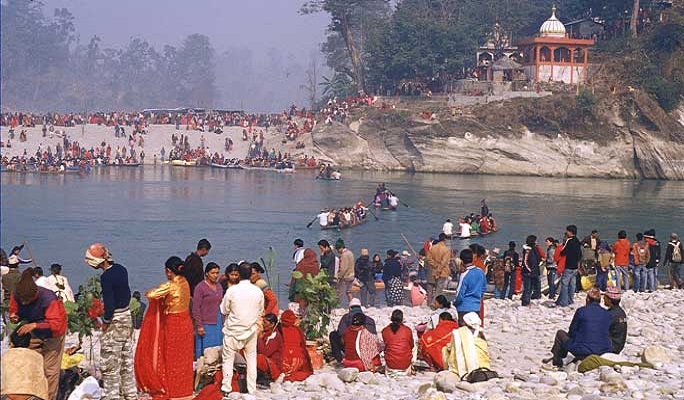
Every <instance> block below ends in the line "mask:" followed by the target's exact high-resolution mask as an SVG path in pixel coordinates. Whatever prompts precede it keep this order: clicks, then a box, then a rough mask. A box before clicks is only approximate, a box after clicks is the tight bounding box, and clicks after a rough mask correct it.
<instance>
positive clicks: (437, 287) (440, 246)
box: [427, 232, 451, 303]
mask: <svg viewBox="0 0 684 400" xmlns="http://www.w3.org/2000/svg"><path fill="white" fill-rule="evenodd" d="M446 240H447V235H445V234H444V232H442V233H440V234H439V243H437V244H436V245H434V246H432V248H430V251H429V252H428V254H427V262H428V263H429V264H430V266H431V267H432V279H431V281H433V282H434V283H428V297H429V302H430V303H432V302H433V301H434V300H435V297H437V296H439V295H440V294H442V292H443V291H444V289H446V285H447V278H448V277H449V271H450V269H449V261H451V249H450V248H449V247H447V245H446ZM428 282H430V280H429V281H428Z"/></svg>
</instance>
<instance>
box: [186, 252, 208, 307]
mask: <svg viewBox="0 0 684 400" xmlns="http://www.w3.org/2000/svg"><path fill="white" fill-rule="evenodd" d="M209 250H211V243H209V241H208V240H207V239H201V240H200V241H199V242H198V243H197V250H196V251H195V252H193V253H190V255H188V257H187V258H186V259H185V263H183V267H184V269H183V271H184V273H185V279H187V280H188V284H189V285H190V296H192V294H193V293H195V286H197V285H198V284H199V283H200V282H202V280H204V263H203V262H202V257H204V256H206V255H207V254H209Z"/></svg>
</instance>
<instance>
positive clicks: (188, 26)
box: [41, 0, 329, 111]
mask: <svg viewBox="0 0 684 400" xmlns="http://www.w3.org/2000/svg"><path fill="white" fill-rule="evenodd" d="M41 1H42V2H43V4H44V7H43V12H44V13H45V15H46V16H50V17H51V16H52V15H53V11H54V9H55V8H61V7H65V8H67V9H68V10H69V11H70V12H71V13H72V14H73V16H74V18H75V21H74V23H75V26H76V32H77V33H78V35H79V37H80V43H81V44H83V45H85V44H87V43H88V41H89V40H90V38H91V37H92V36H93V35H98V36H99V37H100V39H102V44H101V47H114V48H123V47H125V46H126V45H127V44H128V42H129V40H130V39H131V38H132V37H140V38H142V39H145V40H147V41H148V42H149V43H150V44H152V45H153V46H154V47H155V48H156V49H157V50H158V51H161V50H162V48H163V46H164V45H165V44H169V45H172V46H176V47H179V46H180V45H181V43H182V41H183V39H184V38H185V37H186V36H188V35H190V34H193V33H201V34H205V35H207V36H208V37H209V38H210V40H211V43H212V44H213V46H214V49H215V50H216V57H217V58H216V60H217V65H216V78H217V86H218V92H219V93H218V98H217V99H216V101H215V106H216V107H217V108H222V107H225V108H243V109H246V110H248V111H282V110H283V109H284V108H285V107H288V106H289V105H290V104H298V105H306V106H308V101H307V100H306V99H307V98H308V97H307V91H306V90H305V89H303V87H302V84H304V83H305V82H306V73H305V71H306V70H307V66H308V65H310V62H311V59H312V54H313V53H316V52H318V53H319V54H320V43H321V42H323V40H324V39H325V31H326V27H327V25H328V23H329V16H328V15H327V14H325V13H318V14H312V15H300V14H299V13H298V11H299V8H300V6H301V4H302V3H303V2H304V0H243V1H235V0H195V1H187V0H186V1H180V0H41ZM317 63H318V64H319V65H321V64H323V63H324V57H323V56H322V54H321V55H319V56H318V58H317ZM317 72H318V73H317V75H318V76H320V75H321V74H323V73H325V70H324V68H320V69H319V70H318V71H317ZM178 106H184V105H182V104H181V105H178ZM150 107H154V105H151V106H150Z"/></svg>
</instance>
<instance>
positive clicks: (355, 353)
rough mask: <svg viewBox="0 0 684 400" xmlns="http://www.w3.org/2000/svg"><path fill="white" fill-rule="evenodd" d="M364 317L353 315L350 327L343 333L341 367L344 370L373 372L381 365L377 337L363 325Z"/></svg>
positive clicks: (360, 314) (359, 314)
mask: <svg viewBox="0 0 684 400" xmlns="http://www.w3.org/2000/svg"><path fill="white" fill-rule="evenodd" d="M365 323H366V316H365V315H363V314H362V313H358V314H354V316H353V317H352V325H351V326H350V327H349V329H347V332H345V333H344V337H343V338H342V339H343V342H344V359H343V360H342V365H344V367H345V368H357V369H358V370H359V371H361V372H363V371H373V372H375V370H376V369H377V368H378V367H379V366H381V365H382V361H380V350H379V347H378V337H377V335H374V334H372V333H371V332H370V331H369V330H368V329H366V327H365V326H364V324H365Z"/></svg>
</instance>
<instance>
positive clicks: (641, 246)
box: [632, 232, 651, 293]
mask: <svg viewBox="0 0 684 400" xmlns="http://www.w3.org/2000/svg"><path fill="white" fill-rule="evenodd" d="M636 239H637V241H636V242H634V245H633V246H632V255H633V256H634V270H633V273H634V292H635V293H636V292H643V291H644V289H645V288H646V271H645V268H646V264H648V261H649V260H650V258H651V254H650V251H649V249H648V245H647V244H646V242H645V241H644V235H643V234H642V233H641V232H639V233H637V234H636Z"/></svg>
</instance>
